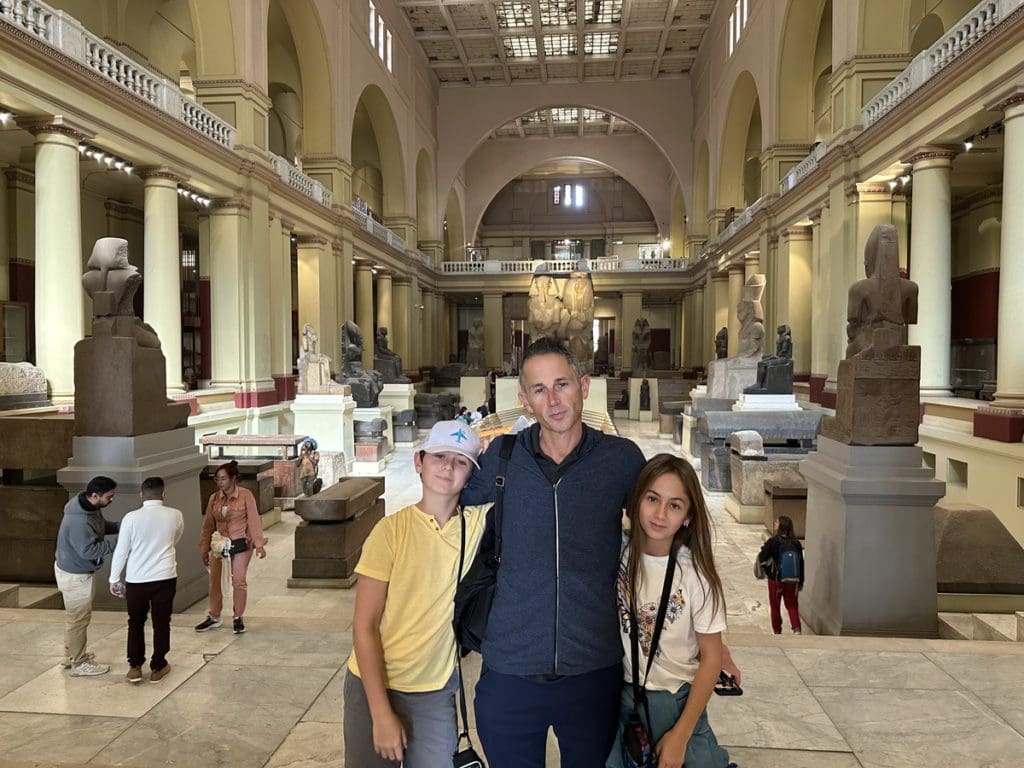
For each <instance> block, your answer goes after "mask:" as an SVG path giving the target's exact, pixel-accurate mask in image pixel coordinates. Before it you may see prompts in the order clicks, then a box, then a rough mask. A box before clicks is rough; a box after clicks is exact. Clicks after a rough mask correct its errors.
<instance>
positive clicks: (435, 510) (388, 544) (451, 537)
mask: <svg viewBox="0 0 1024 768" xmlns="http://www.w3.org/2000/svg"><path fill="white" fill-rule="evenodd" d="M479 454H480V441H479V439H478V438H477V435H476V433H475V432H474V431H473V430H472V429H470V428H469V427H468V426H467V425H466V424H465V423H464V422H462V421H439V422H437V423H436V424H435V425H434V426H433V427H432V428H431V430H430V435H429V436H428V437H427V439H426V440H425V441H424V443H423V445H422V447H421V449H420V450H419V451H418V452H416V453H415V454H414V455H413V465H414V467H415V469H416V473H417V474H418V475H419V476H420V482H421V483H422V485H423V490H422V496H421V498H420V500H419V501H418V502H416V503H415V504H413V505H410V506H408V507H405V508H404V509H402V510H400V511H399V512H396V513H395V514H393V515H389V516H388V517H385V518H384V519H383V520H381V521H379V522H378V523H377V525H376V526H375V527H374V529H373V530H372V531H371V532H370V535H369V536H368V537H367V539H366V541H365V542H364V544H363V552H362V556H361V557H360V558H359V564H358V565H357V566H356V573H358V574H359V581H358V584H357V587H356V605H355V613H354V615H353V618H352V645H353V653H352V655H351V656H350V657H349V661H348V673H347V675H346V677H345V684H344V696H345V719H344V722H345V727H344V737H345V765H351V766H358V768H397V766H399V765H404V766H405V768H437V766H439V765H451V764H452V753H453V752H455V749H456V744H457V734H458V731H457V727H456V715H455V694H456V692H457V691H458V686H459V676H458V673H457V672H456V669H455V634H454V632H453V630H452V601H453V599H454V596H455V583H456V580H457V578H458V576H457V574H458V568H459V555H460V551H462V552H463V553H464V556H465V559H466V561H467V562H470V561H472V559H473V556H474V555H475V553H476V550H477V548H478V547H479V544H480V537H481V535H482V534H483V530H484V522H485V519H486V512H487V510H488V509H489V508H490V506H491V505H490V504H487V505H482V506H467V507H464V508H462V509H460V508H459V506H458V504H459V494H460V493H461V492H462V489H463V487H465V485H466V482H467V481H468V480H469V477H470V475H471V474H472V472H473V470H474V469H477V468H478V467H479V465H478V464H477V457H478V456H479Z"/></svg>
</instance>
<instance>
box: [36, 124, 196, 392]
mask: <svg viewBox="0 0 1024 768" xmlns="http://www.w3.org/2000/svg"><path fill="white" fill-rule="evenodd" d="M29 130H30V131H31V132H32V134H33V135H34V136H35V222H36V227H35V230H36V231H35V235H36V272H35V274H36V289H35V328H36V334H35V344H36V365H38V366H39V367H40V368H42V369H43V373H45V374H46V378H47V380H48V381H49V384H50V396H51V397H52V398H53V400H54V401H56V402H71V401H72V400H73V399H74V394H75V366H74V360H75V352H74V349H75V344H76V343H77V342H78V341H79V340H80V339H81V338H82V336H83V334H84V317H83V315H84V312H85V309H84V304H85V301H84V296H85V292H84V291H83V290H82V273H83V272H84V271H85V267H84V260H87V259H88V252H83V250H82V201H81V193H80V181H79V173H78V164H79V161H80V155H79V154H78V141H79V138H80V134H79V133H78V132H76V131H75V130H73V129H72V128H71V127H70V126H68V125H66V124H64V123H63V122H60V121H57V122H53V123H49V124H45V125H36V126H31V127H30V128H29ZM91 250H92V244H91V243H90V244H89V251H91ZM178 376H179V378H180V376H181V373H180V371H179V373H178Z"/></svg>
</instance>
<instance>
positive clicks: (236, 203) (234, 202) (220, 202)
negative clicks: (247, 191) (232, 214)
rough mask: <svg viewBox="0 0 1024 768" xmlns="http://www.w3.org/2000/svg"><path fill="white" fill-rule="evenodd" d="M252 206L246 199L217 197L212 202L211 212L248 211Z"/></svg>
mask: <svg viewBox="0 0 1024 768" xmlns="http://www.w3.org/2000/svg"><path fill="white" fill-rule="evenodd" d="M251 208H252V205H251V204H250V203H249V201H248V200H246V199H245V198H244V197H217V198H214V199H212V200H210V210H211V211H213V212H218V211H230V210H236V211H248V210H250V209H251Z"/></svg>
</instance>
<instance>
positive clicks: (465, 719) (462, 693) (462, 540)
mask: <svg viewBox="0 0 1024 768" xmlns="http://www.w3.org/2000/svg"><path fill="white" fill-rule="evenodd" d="M458 513H459V580H458V581H457V582H455V588H456V589H458V588H459V583H460V582H461V581H462V566H463V565H464V563H465V557H466V515H465V513H463V511H462V507H461V506H460V507H459V509H458ZM455 666H456V669H458V671H459V712H460V713H461V714H462V723H461V724H460V723H459V720H458V716H456V720H455V731H456V733H457V734H458V737H457V740H456V742H455V750H456V751H458V749H459V744H461V743H462V740H463V739H465V740H466V741H467V742H468V743H469V744H470V745H472V743H473V742H472V741H470V739H469V715H468V714H467V712H466V690H465V688H463V687H462V654H461V653H459V647H458V644H457V643H456V646H455Z"/></svg>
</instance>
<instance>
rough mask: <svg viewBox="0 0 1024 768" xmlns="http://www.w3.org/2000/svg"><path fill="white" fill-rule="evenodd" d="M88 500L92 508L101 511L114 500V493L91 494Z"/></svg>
mask: <svg viewBox="0 0 1024 768" xmlns="http://www.w3.org/2000/svg"><path fill="white" fill-rule="evenodd" d="M88 499H89V503H90V504H92V505H93V506H94V507H99V508H100V509H102V508H103V507H109V506H110V502H112V501H113V500H114V491H107V492H106V493H93V494H90V495H89V497H88Z"/></svg>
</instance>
